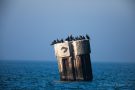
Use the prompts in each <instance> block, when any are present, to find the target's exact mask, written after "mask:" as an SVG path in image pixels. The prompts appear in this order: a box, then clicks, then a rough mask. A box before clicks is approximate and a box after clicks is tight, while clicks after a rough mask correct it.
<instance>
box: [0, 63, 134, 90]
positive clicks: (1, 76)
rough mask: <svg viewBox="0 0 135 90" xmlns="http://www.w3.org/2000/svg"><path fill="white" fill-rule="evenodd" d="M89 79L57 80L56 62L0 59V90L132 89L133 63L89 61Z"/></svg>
mask: <svg viewBox="0 0 135 90" xmlns="http://www.w3.org/2000/svg"><path fill="white" fill-rule="evenodd" d="M92 69H93V76H94V79H93V81H92V82H61V81H59V73H58V68H57V62H40V61H39V62H38V61H31V62H30V61H20V62H19V61H0V90H135V64H134V63H92Z"/></svg>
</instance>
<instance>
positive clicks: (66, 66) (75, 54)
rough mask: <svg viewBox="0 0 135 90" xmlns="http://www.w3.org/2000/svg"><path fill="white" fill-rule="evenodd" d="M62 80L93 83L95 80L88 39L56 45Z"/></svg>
mask: <svg viewBox="0 0 135 90" xmlns="http://www.w3.org/2000/svg"><path fill="white" fill-rule="evenodd" d="M54 50H55V55H56V57H57V60H58V67H59V73H60V80H62V81H91V80H92V78H93V75H92V67H91V60H90V53H91V50H90V42H89V40H88V39H82V40H74V41H64V42H62V43H56V44H54Z"/></svg>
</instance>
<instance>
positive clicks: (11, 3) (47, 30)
mask: <svg viewBox="0 0 135 90" xmlns="http://www.w3.org/2000/svg"><path fill="white" fill-rule="evenodd" d="M86 33H88V34H89V35H90V36H91V49H92V53H91V59H92V62H95V61H98V62H102V61H106V62H114V61H118V62H128V61H129V62H135V1H133V0H1V1H0V59H1V60H56V59H55V56H54V50H53V47H52V46H50V43H51V42H52V40H54V39H56V38H65V37H67V35H70V34H73V35H80V34H81V35H85V34H86Z"/></svg>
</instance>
